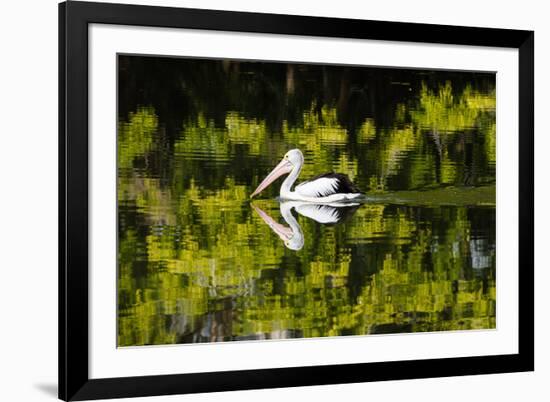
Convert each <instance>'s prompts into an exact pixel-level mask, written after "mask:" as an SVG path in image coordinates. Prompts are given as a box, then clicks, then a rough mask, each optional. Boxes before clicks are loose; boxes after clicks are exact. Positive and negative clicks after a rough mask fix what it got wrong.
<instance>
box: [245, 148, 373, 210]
mask: <svg viewBox="0 0 550 402" xmlns="http://www.w3.org/2000/svg"><path fill="white" fill-rule="evenodd" d="M303 164H304V155H303V154H302V151H300V150H299V149H291V150H290V151H288V152H287V153H286V154H285V156H284V157H283V159H282V160H281V162H279V164H278V165H277V166H276V167H275V168H274V169H273V170H272V171H271V173H269V174H268V175H267V177H266V178H265V179H264V180H263V181H262V182H261V183H260V185H259V186H258V188H257V189H256V190H254V192H253V193H252V194H251V195H250V197H251V198H252V197H254V196H255V195H257V194H259V193H260V192H262V190H264V189H265V188H266V187H267V186H269V185H270V184H271V183H273V182H274V181H275V180H276V179H277V178H279V177H281V176H282V175H285V174H288V176H287V177H286V179H285V180H284V181H283V184H282V185H281V190H280V192H279V196H280V198H281V199H282V200H293V201H305V202H314V203H317V204H319V203H332V202H338V201H346V200H354V199H357V198H359V197H362V196H363V195H364V194H363V193H361V191H360V190H359V189H358V188H357V187H356V186H355V184H353V183H352V182H351V180H350V179H349V177H348V176H347V175H345V174H341V173H324V174H321V175H319V176H316V177H314V178H312V179H310V180H307V181H304V182H303V183H300V184H298V185H297V186H296V188H295V189H294V191H292V190H291V188H292V185H293V184H294V182H295V181H296V179H297V178H298V176H299V175H300V170H302V166H303Z"/></svg>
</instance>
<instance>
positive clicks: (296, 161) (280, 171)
mask: <svg viewBox="0 0 550 402" xmlns="http://www.w3.org/2000/svg"><path fill="white" fill-rule="evenodd" d="M303 164H304V155H303V154H302V151H300V150H299V149H291V150H290V151H288V152H287V153H286V154H285V156H284V157H283V159H282V160H281V161H280V162H279V164H278V165H277V166H275V168H274V169H273V170H272V171H271V172H270V173H269V174H268V175H267V176H266V178H265V179H264V180H263V181H262V182H261V183H260V185H259V186H258V188H256V190H254V192H253V193H252V194H251V195H250V197H251V198H252V197H254V196H255V195H257V194H259V193H261V192H262V191H263V190H264V189H265V188H266V187H267V186H269V185H270V184H271V183H273V182H274V181H275V180H277V179H278V178H279V177H281V176H283V175H285V174H288V173H291V172H293V173H294V172H295V173H294V176H295V177H294V179H295V178H296V177H297V175H298V174H299V173H300V169H301V168H302V165H303ZM290 184H291V183H289V185H288V186H287V187H288V189H287V190H288V191H290ZM281 190H282V191H284V189H283V188H281Z"/></svg>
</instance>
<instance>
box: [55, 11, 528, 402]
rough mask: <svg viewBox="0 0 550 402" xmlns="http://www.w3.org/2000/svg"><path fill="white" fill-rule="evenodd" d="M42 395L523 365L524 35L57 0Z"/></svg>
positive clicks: (295, 382)
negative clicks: (46, 391)
mask: <svg viewBox="0 0 550 402" xmlns="http://www.w3.org/2000/svg"><path fill="white" fill-rule="evenodd" d="M59 32H60V35H59V38H60V46H59V49H60V61H59V67H60V68H59V74H60V76H59V82H60V107H59V113H60V118H59V123H60V163H59V166H60V214H59V216H60V224H59V225H60V252H59V260H60V263H59V270H60V272H59V283H60V286H59V289H60V297H59V325H60V327H59V370H60V371H59V383H60V386H59V397H60V398H61V399H64V400H85V399H100V398H117V397H131V396H149V395H163V394H164V395H165V394H177V393H192V392H209V391H223V390H238V389H251V388H270V387H271V388H272V387H289V386H302V385H316V384H332V383H349V382H363V381H379V380H389V379H407V378H425V377H436V376H457V375H471V374H484V373H503V372H513V371H529V370H533V369H534V345H533V338H534V335H533V330H534V322H533V320H534V318H533V317H534V316H533V282H534V278H533V272H534V266H533V193H534V189H533V137H534V133H533V130H534V129H533V114H534V105H533V102H534V82H533V76H534V75H533V73H534V71H533V68H534V67H533V60H534V47H533V43H534V33H533V32H530V31H517V30H508V29H488V28H472V27H458V26H441V25H426V24H412V23H397V22H382V21H363V20H348V19H334V18H319V17H308V16H289V15H273V14H254V13H241V12H228V11H213V10H198V9H181V8H168V7H152V6H137V5H120V4H105V3H88V2H77V1H70V2H66V3H62V4H60V5H59Z"/></svg>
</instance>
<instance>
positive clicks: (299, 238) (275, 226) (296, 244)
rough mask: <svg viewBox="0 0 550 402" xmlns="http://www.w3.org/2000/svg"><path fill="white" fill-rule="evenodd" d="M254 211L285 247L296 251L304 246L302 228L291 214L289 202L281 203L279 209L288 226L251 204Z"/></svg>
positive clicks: (291, 206)
mask: <svg viewBox="0 0 550 402" xmlns="http://www.w3.org/2000/svg"><path fill="white" fill-rule="evenodd" d="M252 208H254V211H256V213H257V214H258V215H259V216H260V218H262V220H263V221H264V222H265V223H267V225H268V226H269V227H270V228H271V230H273V231H274V232H275V233H276V234H277V236H279V238H280V239H281V240H282V241H283V243H284V245H285V247H286V248H288V249H290V250H293V251H298V250H301V249H302V247H304V235H303V233H302V228H301V227H300V225H299V224H298V222H297V221H296V219H295V218H294V216H292V212H291V209H292V208H293V205H292V204H291V203H281V204H280V210H281V214H282V216H283V219H284V220H285V222H286V223H287V224H288V225H289V226H285V225H282V224H280V223H278V222H277V221H276V220H274V219H273V218H272V217H271V216H269V215H268V214H267V213H265V212H264V211H263V210H262V209H261V208H259V207H257V206H256V205H254V204H252Z"/></svg>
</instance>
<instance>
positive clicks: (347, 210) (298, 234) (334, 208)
mask: <svg viewBox="0 0 550 402" xmlns="http://www.w3.org/2000/svg"><path fill="white" fill-rule="evenodd" d="M251 205H252V208H254V210H255V211H256V212H257V213H258V215H260V218H262V220H263V221H264V222H265V223H267V224H268V225H269V227H270V228H271V230H273V231H274V232H275V233H276V234H277V236H279V237H280V238H281V240H282V241H283V242H284V244H285V247H286V248H289V249H291V250H295V251H298V250H300V249H302V247H304V233H303V232H302V228H301V226H300V224H299V223H298V221H297V220H296V218H295V217H294V215H292V209H294V210H296V212H298V213H299V214H300V215H303V216H305V217H308V218H310V219H313V220H314V221H316V222H319V223H322V224H337V223H339V222H341V221H343V220H345V219H346V218H347V217H349V216H350V215H352V214H353V213H354V212H355V210H356V209H357V207H358V206H359V205H361V204H358V203H356V202H355V203H350V202H346V203H342V202H340V203H330V204H314V203H311V202H300V201H285V202H281V203H280V205H279V209H280V210H281V215H282V216H283V219H284V220H285V222H286V223H287V224H288V226H285V225H282V224H280V223H278V222H277V221H276V220H275V219H273V218H272V217H271V216H269V215H268V214H267V213H265V212H264V211H263V210H262V209H261V208H259V207H257V206H256V205H254V204H251Z"/></svg>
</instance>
